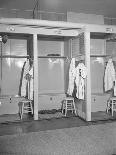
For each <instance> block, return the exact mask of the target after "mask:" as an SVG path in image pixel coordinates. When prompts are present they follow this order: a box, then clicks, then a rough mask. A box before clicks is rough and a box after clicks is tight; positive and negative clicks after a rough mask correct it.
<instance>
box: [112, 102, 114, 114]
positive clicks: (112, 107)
mask: <svg viewBox="0 0 116 155" xmlns="http://www.w3.org/2000/svg"><path fill="white" fill-rule="evenodd" d="M111 106H112V116H113V112H114V109H113V101H112V105H111Z"/></svg>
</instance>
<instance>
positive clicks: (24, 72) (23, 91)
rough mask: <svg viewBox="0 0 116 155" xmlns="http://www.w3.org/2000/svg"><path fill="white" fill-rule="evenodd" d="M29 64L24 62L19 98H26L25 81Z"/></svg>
mask: <svg viewBox="0 0 116 155" xmlns="http://www.w3.org/2000/svg"><path fill="white" fill-rule="evenodd" d="M29 68H30V64H29V60H27V61H26V62H25V65H24V71H23V78H22V85H21V96H24V97H25V96H26V87H27V80H26V78H25V77H26V74H27V73H28V72H29Z"/></svg>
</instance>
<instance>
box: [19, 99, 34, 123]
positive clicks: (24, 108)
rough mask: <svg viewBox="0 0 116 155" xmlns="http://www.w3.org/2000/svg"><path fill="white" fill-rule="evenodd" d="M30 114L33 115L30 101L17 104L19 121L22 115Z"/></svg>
mask: <svg viewBox="0 0 116 155" xmlns="http://www.w3.org/2000/svg"><path fill="white" fill-rule="evenodd" d="M28 112H31V114H32V115H33V106H32V100H28V99H26V100H22V101H20V102H19V115H20V119H21V120H22V116H23V114H24V113H28Z"/></svg>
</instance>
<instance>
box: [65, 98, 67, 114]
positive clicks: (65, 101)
mask: <svg viewBox="0 0 116 155" xmlns="http://www.w3.org/2000/svg"><path fill="white" fill-rule="evenodd" d="M66 114H67V101H65V116H66Z"/></svg>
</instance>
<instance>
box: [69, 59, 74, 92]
mask: <svg viewBox="0 0 116 155" xmlns="http://www.w3.org/2000/svg"><path fill="white" fill-rule="evenodd" d="M74 79H75V58H72V60H71V63H70V68H69V85H68V91H67V94H69V95H72V93H73V90H74Z"/></svg>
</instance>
